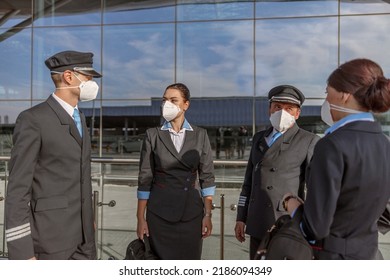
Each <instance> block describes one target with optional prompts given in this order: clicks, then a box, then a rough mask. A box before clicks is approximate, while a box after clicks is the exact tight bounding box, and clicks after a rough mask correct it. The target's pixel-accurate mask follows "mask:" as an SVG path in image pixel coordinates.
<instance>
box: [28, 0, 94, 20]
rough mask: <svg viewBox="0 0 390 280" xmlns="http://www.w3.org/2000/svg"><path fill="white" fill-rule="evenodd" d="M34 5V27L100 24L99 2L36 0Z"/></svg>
mask: <svg viewBox="0 0 390 280" xmlns="http://www.w3.org/2000/svg"><path fill="white" fill-rule="evenodd" d="M34 3H35V4H34V26H54V25H56V26H58V25H79V24H82V25H84V24H100V23H101V0H77V1H72V0H57V1H55V0H51V1H37V0H36V1H34Z"/></svg>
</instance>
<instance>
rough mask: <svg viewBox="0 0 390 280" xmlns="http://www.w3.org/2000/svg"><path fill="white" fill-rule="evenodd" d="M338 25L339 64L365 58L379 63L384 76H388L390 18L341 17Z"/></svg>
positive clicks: (389, 63) (389, 67) (378, 16)
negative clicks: (389, 30) (389, 27)
mask: <svg viewBox="0 0 390 280" xmlns="http://www.w3.org/2000/svg"><path fill="white" fill-rule="evenodd" d="M340 25H341V28H340V32H341V34H340V62H341V63H343V62H345V61H347V60H350V59H353V58H357V57H366V58H369V59H372V60H374V61H376V62H377V63H379V65H381V67H382V68H383V71H384V72H385V75H386V76H390V60H389V58H388V50H389V46H390V38H389V36H387V33H388V26H390V16H386V15H383V16H381V15H376V16H354V17H342V18H341V20H340Z"/></svg>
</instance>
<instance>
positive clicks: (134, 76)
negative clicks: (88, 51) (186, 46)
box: [103, 24, 175, 99]
mask: <svg viewBox="0 0 390 280" xmlns="http://www.w3.org/2000/svg"><path fill="white" fill-rule="evenodd" d="M174 30H175V29H174V25H173V24H149V25H129V26H106V27H105V28H104V35H103V36H104V37H103V38H104V47H103V50H104V54H103V55H104V69H103V72H104V78H103V79H104V92H103V97H104V98H105V99H133V98H134V99H145V98H149V97H156V96H161V95H162V92H163V91H164V89H165V87H166V86H167V85H168V84H170V83H172V81H173V80H174V50H175V47H174Z"/></svg>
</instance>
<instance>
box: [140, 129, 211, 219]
mask: <svg viewBox="0 0 390 280" xmlns="http://www.w3.org/2000/svg"><path fill="white" fill-rule="evenodd" d="M192 129H193V131H189V130H187V131H186V134H185V139H184V143H183V146H182V148H181V150H180V152H179V153H178V152H177V150H176V149H175V146H174V145H173V142H172V140H171V137H170V134H169V131H168V130H161V129H160V128H158V127H156V128H150V129H148V130H147V131H146V136H145V141H144V143H143V145H142V151H141V160H140V172H139V181H138V192H141V193H142V192H145V193H150V196H149V199H148V204H147V210H148V211H151V212H153V213H154V214H155V215H157V216H159V217H161V218H163V219H164V220H166V221H169V222H179V221H189V220H192V219H194V218H195V217H198V216H199V215H201V214H202V213H203V200H202V193H210V194H211V192H210V191H211V190H214V189H215V182H214V165H213V160H212V151H211V147H210V141H209V139H208V136H207V131H206V130H205V129H203V128H200V127H196V126H192ZM212 192H214V191H212Z"/></svg>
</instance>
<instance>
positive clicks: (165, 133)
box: [158, 129, 195, 168]
mask: <svg viewBox="0 0 390 280" xmlns="http://www.w3.org/2000/svg"><path fill="white" fill-rule="evenodd" d="M188 132H189V131H186V136H185V138H184V143H183V147H182V149H181V151H180V154H179V153H178V152H177V151H176V148H175V145H173V142H172V139H171V136H170V135H169V130H161V129H158V135H159V137H160V139H161V141H162V142H163V144H164V146H165V147H166V148H167V149H168V151H169V152H170V153H171V154H172V155H173V156H174V157H175V158H176V159H177V160H178V161H180V162H181V163H182V164H183V165H184V166H187V167H189V168H191V166H190V165H189V164H188V163H187V162H185V161H184V160H183V158H182V157H181V155H182V154H183V152H184V151H185V150H186V147H188V146H189V145H192V144H191V142H192V143H193V138H194V137H195V136H194V134H193V133H188ZM189 135H191V136H189ZM187 138H190V139H187ZM187 150H188V148H187Z"/></svg>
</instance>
